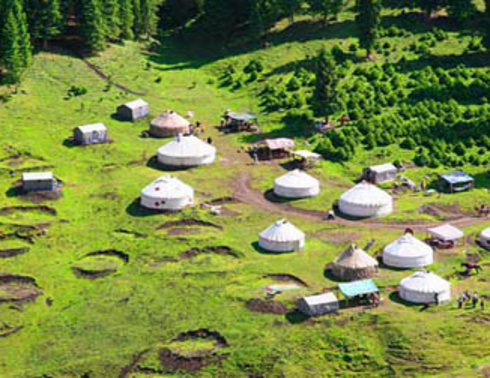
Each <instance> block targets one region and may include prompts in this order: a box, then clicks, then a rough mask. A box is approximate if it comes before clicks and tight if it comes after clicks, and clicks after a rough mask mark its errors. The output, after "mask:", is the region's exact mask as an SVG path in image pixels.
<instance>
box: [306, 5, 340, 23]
mask: <svg viewBox="0 0 490 378" xmlns="http://www.w3.org/2000/svg"><path fill="white" fill-rule="evenodd" d="M307 4H308V6H309V7H310V12H311V13H313V14H320V15H321V16H322V18H323V22H325V23H326V22H327V19H328V16H333V17H335V18H336V17H337V16H338V15H339V13H340V12H341V11H342V8H343V6H344V0H307Z"/></svg>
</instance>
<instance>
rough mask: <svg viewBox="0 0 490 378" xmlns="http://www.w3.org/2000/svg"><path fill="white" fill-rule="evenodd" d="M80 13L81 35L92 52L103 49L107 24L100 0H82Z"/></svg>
mask: <svg viewBox="0 0 490 378" xmlns="http://www.w3.org/2000/svg"><path fill="white" fill-rule="evenodd" d="M81 1H82V4H81V5H82V7H81V14H80V15H79V24H80V35H81V37H82V39H83V41H84V43H85V45H86V47H87V48H88V49H89V50H90V51H91V52H96V51H101V50H103V49H104V47H105V45H106V34H105V33H106V25H105V22H104V18H103V8H102V3H101V1H100V0H81Z"/></svg>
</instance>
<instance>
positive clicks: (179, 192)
mask: <svg viewBox="0 0 490 378" xmlns="http://www.w3.org/2000/svg"><path fill="white" fill-rule="evenodd" d="M193 203H194V189H192V188H191V187H190V186H189V185H187V184H184V183H183V182H182V181H180V180H179V179H177V178H175V177H173V176H162V177H160V178H158V179H156V180H155V181H153V182H152V183H151V184H150V185H148V186H147V187H146V188H144V189H143V191H142V192H141V205H142V206H143V207H146V208H148V209H153V210H181V209H183V208H184V207H186V206H189V205H192V204H193Z"/></svg>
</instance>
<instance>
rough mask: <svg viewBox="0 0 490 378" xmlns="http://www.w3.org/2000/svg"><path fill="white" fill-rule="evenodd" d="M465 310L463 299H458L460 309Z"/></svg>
mask: <svg viewBox="0 0 490 378" xmlns="http://www.w3.org/2000/svg"><path fill="white" fill-rule="evenodd" d="M462 308H463V297H461V296H460V297H458V309H460V310H461V309H462Z"/></svg>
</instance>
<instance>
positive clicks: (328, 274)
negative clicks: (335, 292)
mask: <svg viewBox="0 0 490 378" xmlns="http://www.w3.org/2000/svg"><path fill="white" fill-rule="evenodd" d="M323 277H325V278H326V279H327V280H329V281H333V282H336V283H345V282H348V281H345V280H342V279H340V278H338V277H337V276H334V275H333V273H332V270H331V269H330V267H329V264H327V266H326V267H325V269H324V270H323Z"/></svg>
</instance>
